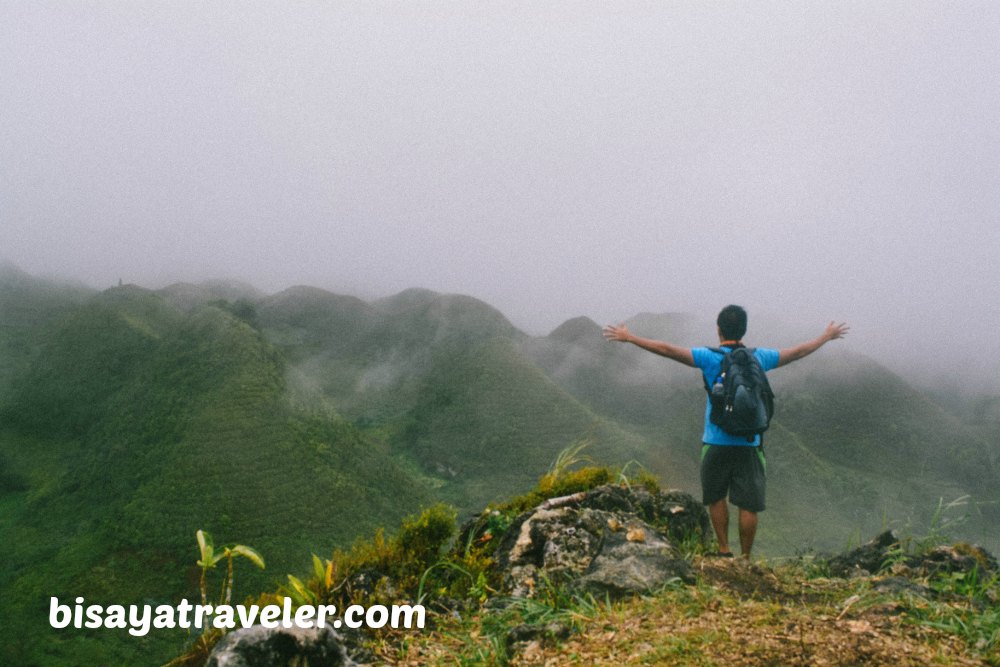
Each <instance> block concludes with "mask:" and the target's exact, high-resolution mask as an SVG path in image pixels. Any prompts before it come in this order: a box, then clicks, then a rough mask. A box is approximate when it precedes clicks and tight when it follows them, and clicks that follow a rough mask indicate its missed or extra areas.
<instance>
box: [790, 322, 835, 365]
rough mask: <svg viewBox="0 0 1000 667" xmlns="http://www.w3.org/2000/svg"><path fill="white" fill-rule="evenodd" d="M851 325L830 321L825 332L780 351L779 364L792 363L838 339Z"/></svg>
mask: <svg viewBox="0 0 1000 667" xmlns="http://www.w3.org/2000/svg"><path fill="white" fill-rule="evenodd" d="M850 328H851V327H849V326H847V324H846V323H844V322H841V323H840V324H837V323H836V322H830V323H829V324H827V325H826V329H824V330H823V333H822V334H821V335H820V336H819V337H817V338H815V339H813V340H811V341H808V342H806V343H800V344H799V345H796V346H795V347H789V348H785V349H784V350H779V351H778V366H784V365H785V364H790V363H792V362H793V361H797V360H799V359H801V358H802V357H808V356H809V355H810V354H812V353H813V352H815V351H816V350H818V349H819V348H821V347H823V346H824V345H826V344H827V343H829V342H830V341H831V340H837V339H838V338H843V337H844V336H846V335H847V331H848V330H849V329H850Z"/></svg>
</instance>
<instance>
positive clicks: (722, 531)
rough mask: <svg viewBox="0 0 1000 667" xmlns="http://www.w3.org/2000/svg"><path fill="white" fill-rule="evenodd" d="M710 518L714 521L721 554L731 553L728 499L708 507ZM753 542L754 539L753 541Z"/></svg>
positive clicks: (741, 526) (713, 526)
mask: <svg viewBox="0 0 1000 667" xmlns="http://www.w3.org/2000/svg"><path fill="white" fill-rule="evenodd" d="M708 516H709V518H710V519H711V520H712V528H714V529H715V537H716V539H718V540H719V553H724V554H727V553H730V551H729V504H728V503H727V502H726V499H725V498H723V499H722V500H717V501H715V502H714V503H712V504H711V505H709V506H708ZM742 530H743V524H742V517H741V523H740V535H741V536H742V534H743V533H742ZM751 541H752V539H751Z"/></svg>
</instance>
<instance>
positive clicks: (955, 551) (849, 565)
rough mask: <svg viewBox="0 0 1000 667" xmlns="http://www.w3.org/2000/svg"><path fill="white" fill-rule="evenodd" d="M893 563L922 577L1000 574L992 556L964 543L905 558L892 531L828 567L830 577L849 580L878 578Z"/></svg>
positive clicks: (837, 557)
mask: <svg viewBox="0 0 1000 667" xmlns="http://www.w3.org/2000/svg"><path fill="white" fill-rule="evenodd" d="M894 562H895V563H898V564H899V565H901V566H903V567H905V568H906V569H908V570H911V571H915V572H918V573H920V574H923V575H928V574H935V573H939V572H971V571H973V570H977V569H978V570H979V571H980V572H982V573H984V574H993V573H996V572H998V571H1000V567H998V565H997V561H996V559H995V558H994V557H993V556H992V554H990V553H989V552H988V551H986V550H985V549H983V548H982V547H978V546H974V545H971V544H966V543H962V542H959V543H956V544H953V545H950V546H949V545H940V546H937V547H934V548H932V549H930V550H928V551H925V552H923V553H918V554H914V555H908V554H905V553H904V552H903V550H902V548H901V545H900V540H899V538H898V537H897V536H896V534H895V533H894V532H892V531H885V532H884V533H881V534H879V535H878V536H876V537H875V538H874V539H872V541H870V542H868V543H867V544H863V545H861V546H860V547H858V548H856V549H852V550H850V551H846V552H844V553H842V554H840V555H839V556H834V557H833V558H831V559H830V560H829V565H830V573H831V574H833V575H835V576H839V577H849V576H869V575H873V574H877V573H878V572H879V571H880V570H882V569H883V568H885V567H887V566H889V565H892V564H893V563H894Z"/></svg>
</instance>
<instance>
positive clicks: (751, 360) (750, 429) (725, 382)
mask: <svg viewBox="0 0 1000 667" xmlns="http://www.w3.org/2000/svg"><path fill="white" fill-rule="evenodd" d="M709 349H710V350H712V351H713V352H718V353H719V354H722V355H724V356H723V357H722V366H721V368H720V369H719V377H717V378H716V379H715V382H714V383H713V384H712V386H709V385H708V380H705V390H706V391H707V392H708V396H709V400H710V401H711V402H712V411H711V413H710V415H709V420H710V421H711V422H712V423H713V424H715V425H716V426H718V427H719V428H721V429H722V430H723V431H725V432H726V433H729V434H730V435H739V436H746V438H747V440H748V441H752V440H753V439H754V436H756V435H758V434H760V433H763V432H764V431H766V430H767V427H768V426H769V425H770V422H771V417H772V416H773V415H774V392H772V391H771V385H770V383H769V382H768V381H767V375H766V374H765V373H764V369H763V368H761V367H760V362H758V361H757V357H755V356H754V354H753V352H754V351H753V349H752V348H746V347H742V346H741V347H737V348H735V349H733V350H732V351H730V352H726V351H725V350H720V349H719V348H716V347H711V348H709Z"/></svg>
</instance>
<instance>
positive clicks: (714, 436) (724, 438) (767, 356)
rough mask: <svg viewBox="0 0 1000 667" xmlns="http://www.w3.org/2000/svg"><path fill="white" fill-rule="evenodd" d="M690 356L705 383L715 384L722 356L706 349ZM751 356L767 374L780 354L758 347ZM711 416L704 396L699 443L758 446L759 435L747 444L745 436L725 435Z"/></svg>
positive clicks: (695, 349) (710, 404)
mask: <svg viewBox="0 0 1000 667" xmlns="http://www.w3.org/2000/svg"><path fill="white" fill-rule="evenodd" d="M719 349H721V350H726V351H727V352H728V351H729V350H731V349H732V348H730V347H721V348H719ZM691 356H692V357H694V365H695V366H697V367H698V368H700V369H701V373H702V375H704V376H705V381H706V382H708V384H709V385H711V384H712V383H713V382H715V378H717V377H719V370H720V368H721V367H722V355H721V354H719V353H718V352H713V351H712V350H710V349H708V348H707V347H695V348H692V349H691ZM753 356H755V357H757V361H758V362H760V367H761V368H763V369H764V372H767V371H769V370H772V369H774V368H776V367H777V366H778V357H779V356H780V353H779V352H778V350H772V349H770V348H766V347H758V348H757V349H756V350H754V353H753ZM711 414H712V403H711V401H709V400H708V396H705V432H704V433H703V434H702V436H701V441H702V442H704V443H705V444H706V445H737V446H738V445H742V446H744V447H747V446H749V447H756V446H757V445H759V444H760V436H759V435H758V436H755V437H754V439H753V442H749V441H747V439H746V437H745V436H742V435H731V434H729V433H726V432H725V431H723V430H722V429H721V428H720V427H718V426H716V425H715V424H713V423H712V420H711V419H709V415H711Z"/></svg>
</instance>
